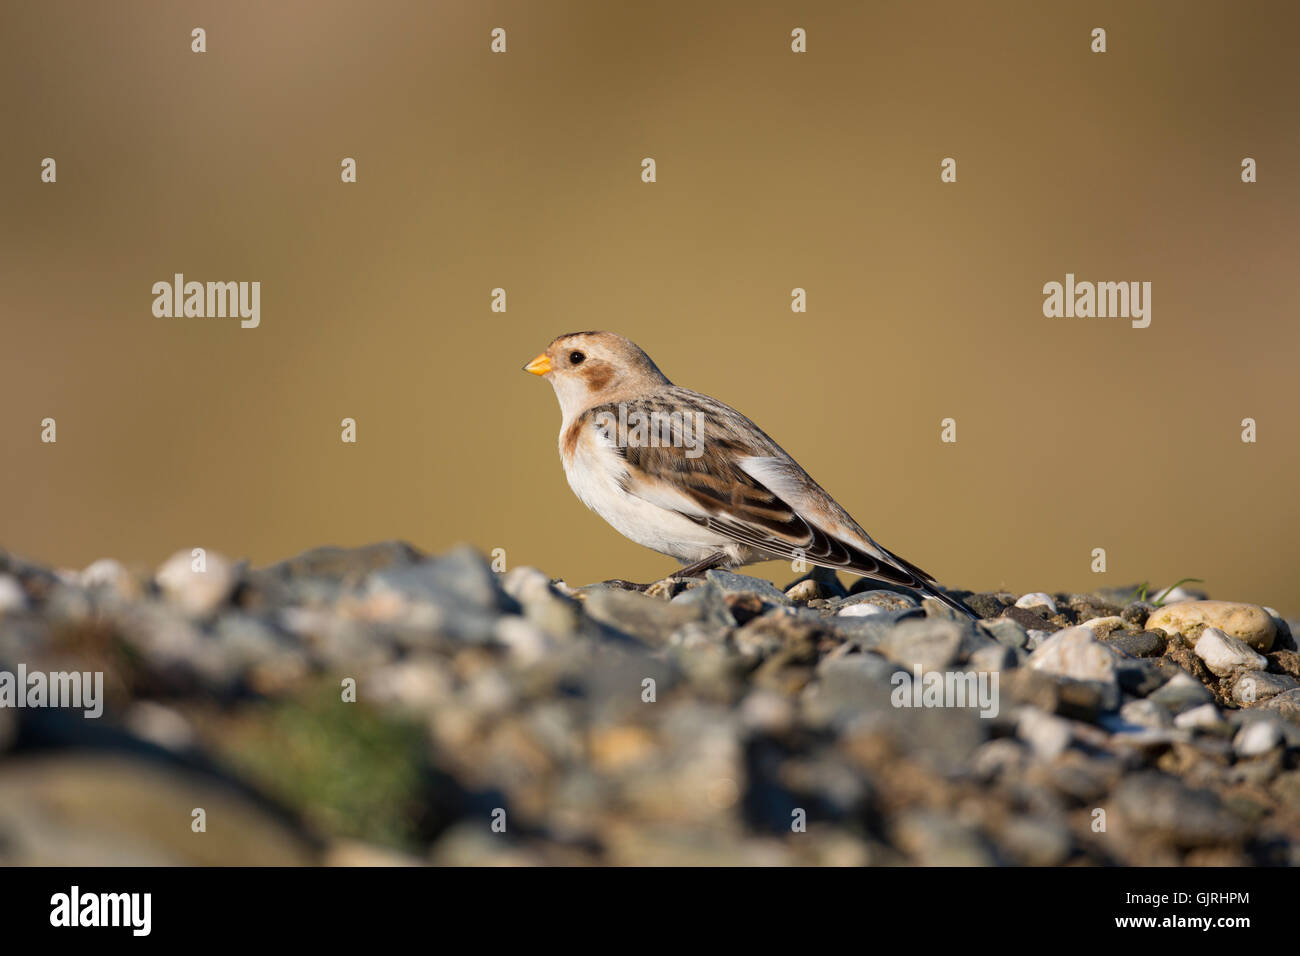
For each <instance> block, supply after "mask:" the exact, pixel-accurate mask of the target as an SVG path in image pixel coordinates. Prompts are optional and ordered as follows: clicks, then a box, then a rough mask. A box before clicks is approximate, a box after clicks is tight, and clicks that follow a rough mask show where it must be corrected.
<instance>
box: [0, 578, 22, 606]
mask: <svg viewBox="0 0 1300 956" xmlns="http://www.w3.org/2000/svg"><path fill="white" fill-rule="evenodd" d="M26 606H27V595H26V594H24V593H23V586H22V585H21V584H19V583H18V579H17V578H15V577H14V576H13V575H12V574H0V614H8V613H9V612H10V611H21V610H22V609H23V608H25V607H26Z"/></svg>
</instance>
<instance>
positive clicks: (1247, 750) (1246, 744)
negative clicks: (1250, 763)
mask: <svg viewBox="0 0 1300 956" xmlns="http://www.w3.org/2000/svg"><path fill="white" fill-rule="evenodd" d="M1281 744H1282V733H1281V731H1280V730H1278V727H1277V725H1276V724H1274V723H1273V722H1272V721H1271V720H1254V721H1251V722H1250V723H1248V724H1246V725H1245V726H1244V727H1242V728H1241V730H1239V731H1237V736H1236V737H1234V738H1233V739H1232V749H1233V750H1235V751H1237V753H1239V754H1240V755H1241V756H1243V757H1256V756H1259V755H1260V754H1266V753H1268V752H1269V751H1270V750H1273V749H1274V748H1275V747H1279V746H1281Z"/></svg>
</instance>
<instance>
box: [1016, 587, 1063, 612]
mask: <svg viewBox="0 0 1300 956" xmlns="http://www.w3.org/2000/svg"><path fill="white" fill-rule="evenodd" d="M1016 607H1045V608H1047V612H1048V613H1049V614H1055V613H1056V602H1055V601H1053V600H1052V596H1051V595H1050V594H1044V593H1043V592H1042V591H1034V592H1033V593H1032V594H1026V595H1025V596H1024V597H1022V598H1021V599H1020V600H1018V601H1017V602H1016Z"/></svg>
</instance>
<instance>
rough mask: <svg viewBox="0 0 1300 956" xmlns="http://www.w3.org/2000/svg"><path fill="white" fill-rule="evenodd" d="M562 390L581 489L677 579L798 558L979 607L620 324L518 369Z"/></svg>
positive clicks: (569, 460) (568, 341)
mask: <svg viewBox="0 0 1300 956" xmlns="http://www.w3.org/2000/svg"><path fill="white" fill-rule="evenodd" d="M523 370H524V371H525V372H531V373H532V374H533V375H539V376H541V377H543V378H545V379H546V380H548V381H549V382H550V383H551V386H552V387H553V388H554V390H555V396H556V398H557V400H558V401H559V405H560V413H561V417H562V420H561V423H560V437H559V448H560V459H561V461H562V462H563V464H564V473H565V477H567V478H568V481H569V487H570V488H572V489H573V493H574V494H575V495H576V496H577V497H578V499H579V500H580V501H582V503H583V504H585V505H586V506H587V507H588V508H590V509H591V510H592V511H594V512H596V514H598V515H600V516H601V517H602V518H604V519H605V521H606V522H608V523H609V524H610V525H611V526H613V527H614V529H615V530H617V531H618V532H620V533H621V534H622V535H623V536H624V537H626V538H629V539H631V540H632V541H635V542H636V543H637V544H640V545H642V546H644V547H647V548H650V549H652V550H654V551H657V552H659V553H660V554H665V555H668V556H669V557H672V558H675V559H677V561H679V562H680V563H681V564H683V565H685V566H684V567H683V568H681V569H680V570H679V571H678V572H676V574H674V575H673V577H677V578H688V577H697V576H699V575H703V574H704V573H705V572H707V571H709V570H711V569H713V568H718V569H725V570H731V569H734V568H738V567H742V566H744V565H746V564H752V563H754V562H756V561H767V560H772V559H783V560H789V561H792V562H795V561H799V560H800V559H802V560H803V561H805V562H806V563H808V564H812V565H815V566H817V567H821V568H827V569H829V570H832V571H848V572H851V573H854V574H858V575H861V576H863V577H865V578H869V579H871V580H873V581H880V582H884V583H886V584H891V585H897V586H901V587H905V588H909V589H911V590H914V591H917V592H920V593H921V594H922V595H928V596H930V597H933V598H935V599H937V600H938V601H940V602H942V603H943V604H945V605H947V606H948V607H950V608H952V609H953V610H955V611H957V612H958V613H960V614H964V615H967V616H969V617H971V618H972V619H978V618H979V615H977V614H976V613H975V612H974V611H972V610H971V609H970V608H969V607H968V606H966V604H964V603H963V602H962V601H960V600H958V599H957V598H955V597H952V596H951V595H949V594H947V593H946V592H945V591H944V590H943V588H942V587H941V586H940V585H939V583H938V582H937V581H936V580H935V578H934V577H933V576H932V575H930V574H928V573H927V572H925V571H922V570H921V569H920V568H919V567H917V566H916V565H915V564H912V563H911V562H910V561H907V560H904V559H903V558H901V557H899V556H898V555H897V554H895V553H894V552H892V551H889V550H887V549H886V548H884V547H883V546H881V545H880V544H878V543H877V542H876V541H875V540H874V539H873V538H872V537H871V536H870V535H869V534H867V532H866V531H865V530H863V528H862V526H861V525H859V524H858V523H857V522H856V521H855V520H854V519H853V518H852V517H851V516H850V515H849V513H848V512H847V511H846V510H845V509H844V508H842V507H841V506H840V505H839V504H838V503H837V502H836V501H835V499H834V498H832V497H831V496H830V495H829V494H828V493H827V492H826V491H825V490H824V489H823V488H822V487H821V485H819V484H817V482H815V481H814V480H813V479H812V477H811V476H810V475H809V474H808V472H806V471H805V470H804V469H803V468H802V467H801V466H800V465H799V463H798V462H796V461H795V460H794V459H793V458H792V457H791V456H790V455H789V454H787V453H786V451H785V450H784V449H783V448H782V447H781V446H780V445H778V444H777V443H776V442H775V441H773V440H772V439H771V438H770V437H768V435H767V433H766V432H764V431H763V430H762V429H761V428H759V427H758V426H757V425H755V424H754V423H753V422H752V421H750V420H749V419H748V418H746V417H745V416H744V415H742V414H741V413H740V412H738V411H736V410H735V409H734V408H732V407H731V406H730V405H726V404H724V403H723V402H720V401H718V400H717V399H714V398H710V397H709V396H707V395H703V394H701V393H699V392H695V391H691V390H690V389H687V388H682V387H681V386H679V385H674V384H673V383H672V382H671V381H669V379H668V377H667V376H666V375H664V373H663V372H661V371H660V370H659V366H657V365H656V364H655V363H654V361H653V360H652V359H651V358H650V356H649V355H647V354H646V353H645V352H644V351H642V350H641V349H640V348H639V347H638V346H637V345H636V344H635V343H633V342H631V341H629V340H628V339H626V338H624V337H623V336H621V335H618V334H616V333H614V332H599V331H591V332H569V333H566V334H564V335H561V336H558V337H557V338H556V339H555V340H554V341H552V342H551V344H550V345H549V346H547V348H546V350H545V351H544V352H542V353H541V354H539V355H538V356H537V357H536V358H534V359H533V360H532V361H530V362H529V363H528V364H527V365H525V366H524V367H523Z"/></svg>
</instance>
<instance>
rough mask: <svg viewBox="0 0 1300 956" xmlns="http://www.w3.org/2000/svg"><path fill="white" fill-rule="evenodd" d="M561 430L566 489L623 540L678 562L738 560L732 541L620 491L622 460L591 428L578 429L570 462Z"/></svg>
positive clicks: (624, 473) (610, 440)
mask: <svg viewBox="0 0 1300 956" xmlns="http://www.w3.org/2000/svg"><path fill="white" fill-rule="evenodd" d="M566 427H567V424H566ZM565 430H566V428H565V427H562V428H561V429H560V443H561V451H560V459H561V461H563V462H564V474H565V477H567V478H568V479H569V487H570V488H572V489H573V493H574V494H575V495H577V496H578V498H579V500H581V501H582V503H583V504H584V505H586V506H587V507H588V508H590V509H591V510H592V511H594V512H596V514H598V515H600V516H601V517H602V518H604V519H605V520H606V521H608V522H609V523H610V524H611V525H612V526H613V527H614V529H615V530H617V531H618V532H619V533H620V534H622V535H623V536H624V537H626V538H629V539H631V540H632V541H635V542H636V543H637V544H640V545H643V546H644V547H647V548H651V549H653V550H655V551H658V552H659V553H660V554H667V555H671V556H672V557H674V558H677V559H679V560H681V561H687V562H691V561H700V560H703V559H704V558H706V557H708V556H709V555H711V554H714V553H716V552H718V551H723V552H726V553H727V554H729V555H732V557H733V558H734V559H737V560H738V559H739V558H740V555H739V549H738V548H737V545H736V544H735V543H734V542H732V541H731V540H730V539H728V538H723V537H722V536H720V535H718V534H716V533H715V532H712V531H710V530H708V529H707V528H704V527H702V526H701V525H698V524H696V523H695V522H694V521H691V520H689V519H687V518H684V517H682V516H681V515H680V514H678V513H676V512H675V511H671V510H668V509H666V508H661V507H660V506H658V505H656V504H652V503H651V502H649V501H646V500H645V499H644V498H640V497H638V496H636V495H633V494H630V493H628V492H627V491H624V490H623V488H622V486H621V484H620V481H621V480H622V478H623V477H624V475H626V473H627V468H626V465H625V463H624V461H623V458H622V456H620V455H619V453H618V451H617V449H616V448H615V446H614V443H613V440H612V439H611V438H608V437H606V436H605V435H604V434H603V433H602V432H601V430H600V429H599V428H597V427H596V426H595V425H594V424H593V425H587V426H585V427H584V428H583V429H582V433H581V435H580V436H579V438H578V441H577V443H576V445H575V446H574V451H573V455H572V456H571V457H566V456H565V455H564V451H563V443H564V433H565Z"/></svg>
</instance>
